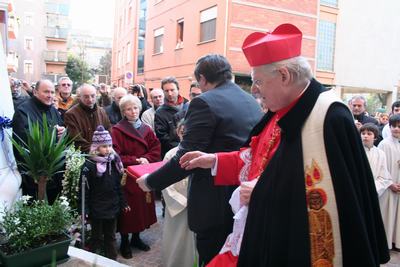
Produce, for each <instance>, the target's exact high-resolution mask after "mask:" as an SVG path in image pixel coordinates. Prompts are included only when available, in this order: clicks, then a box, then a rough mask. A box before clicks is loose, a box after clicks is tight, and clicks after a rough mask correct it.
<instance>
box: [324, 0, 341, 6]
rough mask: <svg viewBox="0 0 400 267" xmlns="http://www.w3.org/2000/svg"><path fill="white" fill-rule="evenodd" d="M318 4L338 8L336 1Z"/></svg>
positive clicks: (325, 0)
mask: <svg viewBox="0 0 400 267" xmlns="http://www.w3.org/2000/svg"><path fill="white" fill-rule="evenodd" d="M320 3H321V5H326V6H333V7H337V6H338V0H321V1H320Z"/></svg>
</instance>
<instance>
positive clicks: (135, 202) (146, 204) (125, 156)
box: [111, 119, 161, 234]
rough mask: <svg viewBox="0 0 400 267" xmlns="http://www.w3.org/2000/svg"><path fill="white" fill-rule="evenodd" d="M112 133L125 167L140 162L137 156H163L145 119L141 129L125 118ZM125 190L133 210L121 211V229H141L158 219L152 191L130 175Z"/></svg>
mask: <svg viewBox="0 0 400 267" xmlns="http://www.w3.org/2000/svg"><path fill="white" fill-rule="evenodd" d="M111 134H112V139H113V147H114V150H115V151H116V152H117V153H118V155H119V156H120V157H121V160H122V163H123V164H124V167H125V168H127V167H128V166H131V165H137V164H138V163H137V161H136V159H138V158H146V159H147V160H148V161H149V162H156V161H159V160H160V154H161V146H160V142H159V141H158V139H157V137H156V136H155V134H154V132H153V130H152V129H151V128H150V127H149V126H147V125H146V124H144V123H143V124H142V125H141V126H140V128H139V129H135V128H134V127H133V126H132V124H131V123H129V122H128V121H127V120H125V119H123V120H121V121H120V122H119V123H118V124H116V125H115V126H114V127H113V128H112V133H111ZM124 193H125V198H126V201H127V203H128V205H129V206H130V208H131V211H130V212H127V213H122V214H121V215H120V217H119V221H118V231H119V232H121V233H122V234H127V233H139V232H141V231H143V230H145V229H147V228H149V227H150V226H151V225H152V224H154V223H155V222H157V218H156V213H155V205H154V194H153V193H145V192H143V191H142V190H141V189H140V188H139V186H138V185H137V184H136V182H135V180H134V179H133V178H132V177H129V176H128V177H127V179H126V184H125V186H124Z"/></svg>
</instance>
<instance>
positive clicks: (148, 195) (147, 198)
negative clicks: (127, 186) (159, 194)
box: [146, 192, 151, 203]
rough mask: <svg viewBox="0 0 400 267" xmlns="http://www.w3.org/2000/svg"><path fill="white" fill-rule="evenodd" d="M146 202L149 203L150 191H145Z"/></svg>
mask: <svg viewBox="0 0 400 267" xmlns="http://www.w3.org/2000/svg"><path fill="white" fill-rule="evenodd" d="M146 203H151V193H150V192H146Z"/></svg>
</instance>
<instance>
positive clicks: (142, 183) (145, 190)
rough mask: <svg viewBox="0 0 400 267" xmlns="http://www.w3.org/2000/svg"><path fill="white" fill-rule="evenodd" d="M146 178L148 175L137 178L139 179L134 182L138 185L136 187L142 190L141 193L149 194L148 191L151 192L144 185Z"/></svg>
mask: <svg viewBox="0 0 400 267" xmlns="http://www.w3.org/2000/svg"><path fill="white" fill-rule="evenodd" d="M147 176H149V174H148V173H146V174H143V175H142V176H141V177H139V178H138V179H137V180H136V183H137V184H138V186H139V187H140V189H142V190H143V192H150V191H151V190H150V188H148V187H147V185H146V179H147Z"/></svg>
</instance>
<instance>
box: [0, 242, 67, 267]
mask: <svg viewBox="0 0 400 267" xmlns="http://www.w3.org/2000/svg"><path fill="white" fill-rule="evenodd" d="M70 243H71V238H69V237H66V240H63V241H58V242H56V243H51V244H47V245H45V246H43V247H39V248H34V249H31V250H28V251H23V252H21V253H17V254H13V255H6V254H4V253H3V252H2V251H1V250H0V259H1V264H0V266H2V267H3V266H4V267H42V266H46V265H49V266H50V264H51V263H52V260H53V254H54V253H55V257H56V262H57V263H60V262H64V261H67V260H68V258H69V257H68V254H67V252H68V247H69V244H70Z"/></svg>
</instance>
